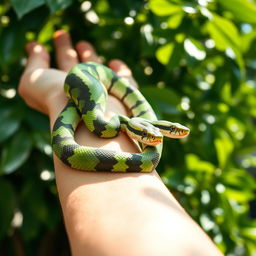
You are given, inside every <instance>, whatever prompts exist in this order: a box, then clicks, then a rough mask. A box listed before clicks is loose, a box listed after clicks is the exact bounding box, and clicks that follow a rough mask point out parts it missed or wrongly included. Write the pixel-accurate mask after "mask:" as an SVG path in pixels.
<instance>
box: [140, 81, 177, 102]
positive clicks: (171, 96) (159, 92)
mask: <svg viewBox="0 0 256 256" xmlns="http://www.w3.org/2000/svg"><path fill="white" fill-rule="evenodd" d="M142 93H143V94H144V95H145V97H150V98H151V99H153V100H159V101H161V102H163V103H167V104H169V105H172V106H177V105H179V103H180V97H179V96H178V95H177V94H176V93H175V92H174V91H173V90H172V89H170V88H157V87H153V86H151V87H145V88H143V89H142Z"/></svg>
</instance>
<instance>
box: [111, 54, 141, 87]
mask: <svg viewBox="0 0 256 256" xmlns="http://www.w3.org/2000/svg"><path fill="white" fill-rule="evenodd" d="M108 66H109V67H110V68H111V69H112V70H113V71H114V72H116V73H117V74H118V75H119V76H122V77H125V78H127V79H128V80H129V82H130V83H131V84H132V85H133V86H134V87H136V88H138V84H137V83H136V81H135V80H134V78H133V76H132V71H131V70H130V68H128V66H127V65H126V64H125V63H124V62H123V61H121V60H118V59H114V60H111V61H110V62H109V63H108Z"/></svg>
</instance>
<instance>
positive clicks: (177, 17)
mask: <svg viewBox="0 0 256 256" xmlns="http://www.w3.org/2000/svg"><path fill="white" fill-rule="evenodd" d="M183 17H184V12H178V13H176V14H174V15H172V16H171V17H170V18H169V19H168V20H167V24H168V27H169V28H172V29H176V28H177V27H179V25H180V24H181V22H182V19H183Z"/></svg>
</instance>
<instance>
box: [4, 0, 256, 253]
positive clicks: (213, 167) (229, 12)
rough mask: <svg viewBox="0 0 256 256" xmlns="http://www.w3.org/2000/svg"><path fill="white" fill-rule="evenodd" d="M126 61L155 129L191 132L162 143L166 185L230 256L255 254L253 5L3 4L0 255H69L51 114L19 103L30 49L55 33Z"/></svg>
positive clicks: (174, 0) (159, 0)
mask: <svg viewBox="0 0 256 256" xmlns="http://www.w3.org/2000/svg"><path fill="white" fill-rule="evenodd" d="M60 28H61V29H65V30H68V31H70V33H71V35H72V38H73V40H74V42H77V41H78V40H81V39H85V40H88V41H90V42H91V43H92V44H93V45H95V47H96V49H97V51H98V53H99V54H100V55H101V56H102V57H104V59H105V61H108V60H110V59H112V58H120V59H122V60H124V61H125V62H126V63H127V64H128V65H129V66H130V67H131V69H132V71H133V74H134V76H135V78H136V80H137V81H138V83H139V85H140V87H141V90H142V92H143V93H144V95H145V96H146V97H147V99H148V100H149V102H150V103H151V104H152V106H153V108H154V109H155V111H156V113H157V115H158V117H159V119H166V120H171V121H174V122H180V123H182V124H184V125H187V126H188V127H190V128H191V135H190V136H189V138H187V139H184V140H165V143H164V151H163V157H162V159H161V163H160V164H159V166H158V171H159V173H160V174H161V177H162V179H163V181H164V183H165V184H166V185H167V186H168V188H169V189H170V190H171V191H172V192H173V193H174V194H175V196H176V198H177V199H178V200H179V202H180V203H181V204H182V205H183V207H184V208H185V209H186V210H187V211H188V213H189V214H190V215H191V216H192V217H193V218H194V219H195V220H196V222H198V223H199V225H201V226H202V228H203V229H204V230H205V231H206V232H207V233H208V234H209V236H210V237H211V238H212V239H213V241H214V243H215V244H216V245H217V246H218V247H219V248H220V249H221V250H222V251H223V253H224V254H225V255H228V256H233V255H238V256H239V255H250V256H251V255H256V219H255V218H256V203H255V201H254V199H255V188H256V182H255V177H256V169H255V167H256V147H255V142H256V133H255V123H256V122H255V120H256V119H255V117H256V82H255V78H256V73H255V71H256V1H255V0H254V1H253V0H251V1H249V0H194V1H183V0H150V1H140V0H122V1H117V0H94V1H77V0H73V1H72V0H27V1H21V0H12V1H7V0H2V1H1V2H0V148H1V149H0V174H1V176H0V188H1V193H0V255H5V256H9V255H11V256H12V255H15V256H23V255H28V256H30V255H39V256H42V255H48V256H51V255H60V256H64V255H70V252H69V246H68V241H67V237H66V234H65V231H64V230H65V229H64V225H63V220H62V214H61V211H60V204H59V201H58V197H57V190H56V186H55V182H54V170H53V164H52V156H51V155H52V150H51V146H50V137H49V125H48V119H47V117H46V116H43V115H42V114H40V113H37V112H35V111H33V110H31V109H29V108H28V107H27V106H26V105H25V103H24V102H23V101H22V100H21V99H20V97H19V96H18V95H17V85H18V81H19V77H20V75H21V73H22V70H23V69H24V65H25V63H26V55H25V51H24V46H25V44H26V43H27V42H29V41H34V40H36V41H39V42H40V43H42V44H44V45H45V46H46V47H47V48H48V50H49V51H50V52H51V55H52V57H53V58H52V66H53V67H54V66H55V62H54V52H53V44H52V35H53V32H54V31H55V30H56V29H60Z"/></svg>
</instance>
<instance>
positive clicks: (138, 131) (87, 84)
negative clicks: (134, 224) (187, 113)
mask: <svg viewBox="0 0 256 256" xmlns="http://www.w3.org/2000/svg"><path fill="white" fill-rule="evenodd" d="M64 90H65V93H66V95H67V96H68V98H69V101H68V103H67V105H66V106H65V108H64V109H63V111H62V112H61V113H60V115H59V116H58V118H57V120H56V122H55V124H54V127H53V132H52V146H53V151H54V152H55V154H56V155H57V156H58V158H59V159H60V160H61V161H62V162H63V163H65V164H66V165H68V166H70V167H72V168H75V169H80V170H87V171H111V172H151V171H152V170H154V168H156V166H157V164H158V162H159V160H160V157H161V153H162V143H161V142H162V139H163V136H167V137H171V138H182V137H185V136H187V135H188V134H189V129H188V128H187V127H185V126H183V125H181V124H178V123H172V122H168V121H158V120H157V118H156V115H155V113H154V111H153V109H152V108H151V106H150V105H149V103H148V102H147V100H146V99H145V98H144V96H143V95H142V94H141V93H140V92H139V90H137V89H136V88H134V87H132V86H131V85H130V83H129V82H128V80H127V79H125V78H122V77H119V76H118V75H117V74H116V73H114V72H113V71H112V70H111V69H109V68H108V67H106V66H104V65H101V64H98V63H94V62H87V63H81V64H78V65H76V66H75V67H73V68H72V69H71V71H70V72H69V73H68V75H67V77H66V80H65V85H64ZM108 94H112V95H114V96H115V97H117V98H118V99H119V100H120V101H121V102H123V103H124V105H125V106H126V107H127V109H129V110H130V112H131V114H132V116H133V117H132V118H129V117H127V116H123V115H115V116H114V117H112V118H111V119H110V120H107V119H106V118H105V117H104V112H105V107H106V99H107V96H108ZM81 119H82V120H83V121H84V123H85V125H86V127H87V128H88V129H89V130H90V131H91V132H93V133H94V134H96V135H97V136H99V137H102V138H113V137H115V136H117V135H118V134H119V132H120V131H122V132H126V133H127V134H128V135H129V136H130V137H131V138H132V139H135V140H137V141H139V142H140V143H141V144H142V152H141V153H128V152H116V151H112V150H107V149H98V148H93V147H86V146H81V145H79V144H77V143H76V142H75V139H74V133H75V130H76V128H77V126H78V124H79V122H80V121H81Z"/></svg>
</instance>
